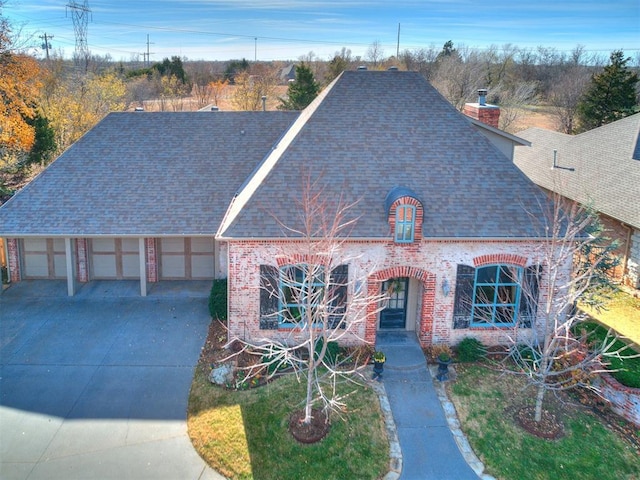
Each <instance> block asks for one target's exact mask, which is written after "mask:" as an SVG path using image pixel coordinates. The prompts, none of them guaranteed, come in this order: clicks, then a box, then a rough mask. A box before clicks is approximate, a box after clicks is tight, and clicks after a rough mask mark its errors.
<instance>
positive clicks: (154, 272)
mask: <svg viewBox="0 0 640 480" xmlns="http://www.w3.org/2000/svg"><path fill="white" fill-rule="evenodd" d="M144 253H145V257H146V263H147V281H148V282H151V283H154V282H157V281H158V255H157V249H156V239H155V238H145V239H144Z"/></svg>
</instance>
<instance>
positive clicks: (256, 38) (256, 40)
mask: <svg viewBox="0 0 640 480" xmlns="http://www.w3.org/2000/svg"><path fill="white" fill-rule="evenodd" d="M254 40H255V50H254V52H253V61H254V62H257V61H258V37H255V39H254Z"/></svg>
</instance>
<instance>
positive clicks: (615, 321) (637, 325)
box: [580, 291, 640, 345]
mask: <svg viewBox="0 0 640 480" xmlns="http://www.w3.org/2000/svg"><path fill="white" fill-rule="evenodd" d="M580 308H582V309H583V310H584V311H585V312H586V313H588V314H589V316H590V317H592V318H593V319H595V320H597V321H599V322H600V323H602V324H603V325H606V326H608V327H611V328H613V329H614V330H615V331H617V332H618V333H619V334H620V335H623V336H625V337H627V338H628V339H629V340H631V341H632V342H634V343H635V344H636V345H640V298H636V297H633V296H632V295H630V294H628V293H626V292H624V291H619V292H616V293H615V294H614V295H613V297H612V299H611V301H610V302H608V303H607V305H606V308H604V309H601V310H600V311H599V312H598V311H596V310H594V309H590V308H587V307H585V306H583V305H581V306H580Z"/></svg>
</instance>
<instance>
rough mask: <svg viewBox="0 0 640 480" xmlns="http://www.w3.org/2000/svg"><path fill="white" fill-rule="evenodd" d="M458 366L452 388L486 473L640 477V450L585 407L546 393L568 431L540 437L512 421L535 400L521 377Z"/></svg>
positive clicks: (523, 478) (522, 479)
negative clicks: (524, 406) (561, 434)
mask: <svg viewBox="0 0 640 480" xmlns="http://www.w3.org/2000/svg"><path fill="white" fill-rule="evenodd" d="M456 369H457V371H458V376H457V380H456V382H455V383H454V384H452V385H448V391H449V394H450V397H451V400H452V401H453V403H454V405H455V407H456V410H457V412H458V416H459V418H460V421H461V424H462V428H463V430H464V432H465V434H466V435H467V437H468V439H469V442H470V444H471V446H472V447H473V449H474V451H475V452H476V454H477V455H478V456H479V457H480V459H481V460H482V461H483V462H484V464H485V466H486V469H487V473H489V474H491V475H493V476H495V477H496V478H498V479H499V480H514V479H518V480H529V479H531V480H563V479H567V480H569V479H571V480H574V479H593V480H596V479H597V480H638V479H639V478H640V452H639V451H638V450H636V449H635V448H634V447H633V446H632V444H631V443H629V442H626V441H623V440H622V439H621V438H620V437H619V435H618V434H617V433H615V432H613V431H611V430H610V429H608V428H607V427H606V426H605V425H604V424H603V423H602V421H601V420H600V419H599V418H598V417H596V416H594V415H593V414H591V413H589V412H587V411H586V409H585V408H583V407H581V406H577V405H573V404H568V403H563V402H560V401H558V400H555V399H554V398H553V394H551V393H550V394H548V396H547V398H548V400H550V404H551V406H552V409H553V410H554V412H555V413H556V414H557V415H559V417H560V418H561V419H562V420H563V423H564V426H565V435H564V436H563V437H562V438H560V439H558V440H544V439H541V438H537V437H535V436H533V435H531V434H529V433H527V432H525V431H524V430H523V429H521V428H520V427H519V426H518V425H517V424H516V422H515V421H514V413H515V411H516V410H517V407H519V406H521V405H523V404H525V402H526V401H527V399H532V398H533V396H532V394H531V393H532V392H531V391H530V390H526V389H524V387H525V384H524V381H523V379H522V378H519V377H517V378H516V377H514V376H508V375H504V376H501V375H500V374H499V373H498V372H495V371H493V370H490V369H489V368H487V367H485V366H483V365H460V364H459V365H457V366H456ZM524 395H527V398H525V397H524ZM529 403H530V402H529ZM621 421H623V420H621ZM632 428H633V427H632Z"/></svg>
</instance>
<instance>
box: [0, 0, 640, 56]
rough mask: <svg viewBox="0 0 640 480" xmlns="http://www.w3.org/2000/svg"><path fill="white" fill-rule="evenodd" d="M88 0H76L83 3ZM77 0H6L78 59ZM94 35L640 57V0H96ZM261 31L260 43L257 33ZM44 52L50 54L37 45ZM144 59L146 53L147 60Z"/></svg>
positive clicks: (328, 50) (128, 42) (271, 47)
mask: <svg viewBox="0 0 640 480" xmlns="http://www.w3.org/2000/svg"><path fill="white" fill-rule="evenodd" d="M83 1H84V0H76V2H77V3H79V4H82V3H83ZM69 3H71V0H37V1H36V0H7V3H6V4H5V6H4V8H3V15H4V16H6V17H8V18H9V20H10V22H11V23H12V24H13V25H14V27H21V28H22V31H23V34H24V35H32V36H33V37H32V43H33V45H34V46H36V47H37V46H39V45H40V44H41V43H42V42H41V40H40V39H39V38H38V37H39V36H41V35H43V34H44V33H47V35H49V36H53V39H52V40H51V44H52V46H53V48H54V49H55V50H61V51H63V54H64V55H65V56H71V55H72V53H73V50H74V45H75V36H74V29H73V23H72V18H71V17H72V15H71V10H70V9H69V8H67V7H66V5H67V4H69ZM88 4H89V8H90V9H91V15H90V17H89V23H88V33H87V40H88V45H89V49H90V50H91V52H92V53H95V54H99V55H105V54H107V53H108V54H110V55H111V56H112V57H113V58H114V59H115V60H120V59H124V60H130V59H132V58H135V57H138V56H139V55H141V54H142V53H143V52H145V51H146V48H147V47H146V42H147V35H149V41H150V42H151V45H150V47H149V48H150V52H151V53H152V55H151V60H152V61H159V60H162V58H164V57H170V56H173V55H179V56H183V57H187V58H189V59H190V60H198V59H211V60H228V59H231V58H247V59H249V60H253V59H254V57H256V56H257V59H258V60H286V59H292V60H295V59H297V58H299V57H300V56H301V55H305V54H307V53H309V52H310V51H313V52H314V53H315V54H316V56H318V57H319V58H321V59H329V58H330V57H332V56H333V54H334V53H335V52H336V51H338V50H340V49H341V48H342V47H346V48H349V49H351V51H352V53H353V55H361V56H363V57H364V56H365V54H366V50H367V48H368V46H369V45H371V44H372V43H373V42H374V41H378V42H379V43H380V44H381V46H382V48H383V51H384V54H385V55H386V56H389V55H392V54H395V52H396V47H397V40H398V24H400V50H404V49H410V50H414V49H417V48H426V47H429V46H436V47H438V48H440V47H441V46H442V45H443V44H444V43H445V42H446V41H447V40H452V41H453V42H454V45H455V46H460V45H465V46H466V47H470V48H480V49H483V48H487V47H489V46H490V45H497V46H502V45H504V44H507V43H511V44H513V45H516V46H518V47H521V48H530V49H535V48H536V47H537V46H539V45H542V46H545V47H553V48H556V49H557V50H561V51H571V50H572V49H573V48H575V47H576V45H583V46H584V47H585V49H586V50H587V51H595V52H599V53H601V54H602V55H603V56H605V57H608V54H609V53H610V52H611V51H613V50H617V49H623V50H624V52H625V54H626V55H628V56H631V57H634V58H635V57H636V55H640V1H639V0H613V1H611V0H610V1H602V0H595V1H594V0H581V1H578V0H575V1H574V0H570V1H558V0H555V1H553V0H538V1H521V0H504V1H503V0H495V1H492V0H487V1H485V2H481V1H477V0H396V1H392V0H387V1H382V0H369V1H364V0H182V1H170V0H153V1H148V0H111V1H107V0H88ZM256 38H257V40H256ZM38 53H39V55H43V51H42V50H40V49H39V48H38ZM140 58H142V57H140Z"/></svg>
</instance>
